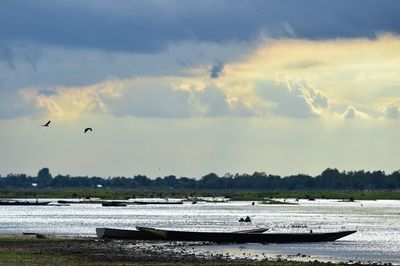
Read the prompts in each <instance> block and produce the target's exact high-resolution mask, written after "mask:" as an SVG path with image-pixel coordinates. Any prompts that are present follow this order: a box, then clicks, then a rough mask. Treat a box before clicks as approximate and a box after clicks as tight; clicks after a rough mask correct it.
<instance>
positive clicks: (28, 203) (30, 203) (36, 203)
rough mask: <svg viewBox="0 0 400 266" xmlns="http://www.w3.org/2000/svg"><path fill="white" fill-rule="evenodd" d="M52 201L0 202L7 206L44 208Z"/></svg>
mask: <svg viewBox="0 0 400 266" xmlns="http://www.w3.org/2000/svg"><path fill="white" fill-rule="evenodd" d="M50 202H51V201H41V202H38V201H18V200H6V201H0V205H6V206H43V205H48V204H49V203H50Z"/></svg>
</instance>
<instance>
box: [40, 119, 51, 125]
mask: <svg viewBox="0 0 400 266" xmlns="http://www.w3.org/2000/svg"><path fill="white" fill-rule="evenodd" d="M50 122H51V120H49V121H47V123H46V124H44V125H42V127H49V125H50Z"/></svg>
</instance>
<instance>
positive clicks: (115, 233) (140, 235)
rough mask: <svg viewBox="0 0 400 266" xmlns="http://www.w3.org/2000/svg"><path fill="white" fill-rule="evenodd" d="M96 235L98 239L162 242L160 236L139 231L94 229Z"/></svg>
mask: <svg viewBox="0 0 400 266" xmlns="http://www.w3.org/2000/svg"><path fill="white" fill-rule="evenodd" d="M96 234H97V236H98V237H100V238H110V239H130V240H162V238H161V237H160V236H157V235H154V234H149V233H147V232H142V231H139V230H126V229H113V228H96Z"/></svg>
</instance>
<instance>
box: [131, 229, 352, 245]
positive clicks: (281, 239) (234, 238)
mask: <svg viewBox="0 0 400 266" xmlns="http://www.w3.org/2000/svg"><path fill="white" fill-rule="evenodd" d="M136 228H137V229H138V230H139V231H141V232H146V233H151V234H153V235H155V236H157V237H161V238H162V239H164V240H170V241H209V242H217V243H297V242H324V241H335V240H337V239H339V238H342V237H345V236H348V235H350V234H353V233H355V232H356V231H340V232H330V233H312V232H310V233H267V234H262V233H226V232H185V231H172V230H161V229H155V228H146V227H136Z"/></svg>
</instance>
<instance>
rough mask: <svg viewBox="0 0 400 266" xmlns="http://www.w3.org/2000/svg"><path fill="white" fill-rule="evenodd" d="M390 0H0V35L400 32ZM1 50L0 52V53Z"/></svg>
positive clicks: (56, 41)
mask: <svg viewBox="0 0 400 266" xmlns="http://www.w3.org/2000/svg"><path fill="white" fill-rule="evenodd" d="M399 8H400V1H397V0H363V1H348V0H326V1H320V0H303V1H295V0H292V1H290V0H275V1H271V0H270V1H268V0H266V1H264V0H255V1H251V2H250V3H249V2H248V1H238V0H229V1H228V0H226V1H225V0H206V1H183V0H182V1H178V0H176V1H168V2H167V1H147V0H146V1H116V2H115V1H102V0H99V1H46V0H37V1H29V0H27V1H21V0H16V1H1V3H0V42H1V41H3V42H26V41H30V42H36V43H44V44H50V45H58V46H63V47H80V48H89V49H102V50H106V51H128V52H141V53H143V52H144V53H149V52H155V51H159V50H160V49H162V48H164V47H165V46H166V45H168V44H169V43H170V42H177V41H183V40H196V41H206V42H225V41H248V40H252V39H255V38H257V37H258V36H259V34H260V33H262V32H264V33H266V34H269V35H270V34H272V35H276V36H273V37H282V36H284V37H289V36H293V37H297V38H309V39H325V38H342V37H374V36H375V35H376V33H378V32H393V33H399V32H400V19H399V18H398V10H399ZM3 57H4V55H3Z"/></svg>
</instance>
